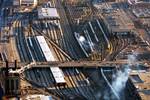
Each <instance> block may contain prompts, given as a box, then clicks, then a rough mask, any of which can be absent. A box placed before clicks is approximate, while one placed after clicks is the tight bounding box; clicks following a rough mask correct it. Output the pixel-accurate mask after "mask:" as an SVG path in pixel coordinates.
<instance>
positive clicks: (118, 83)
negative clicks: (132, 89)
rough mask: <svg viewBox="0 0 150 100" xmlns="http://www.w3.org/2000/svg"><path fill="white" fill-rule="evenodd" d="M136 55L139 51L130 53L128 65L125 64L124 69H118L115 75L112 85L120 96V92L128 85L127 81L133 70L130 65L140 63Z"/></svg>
mask: <svg viewBox="0 0 150 100" xmlns="http://www.w3.org/2000/svg"><path fill="white" fill-rule="evenodd" d="M136 55H137V53H133V54H132V55H128V60H127V61H128V65H124V66H123V69H122V70H119V71H117V73H116V74H114V75H113V81H112V87H113V89H114V90H115V92H116V93H117V95H118V96H120V93H121V92H122V91H123V90H124V88H125V87H126V83H127V81H128V78H129V73H130V71H131V69H130V67H131V66H133V65H138V63H136V61H137V59H136ZM120 99H121V98H120Z"/></svg>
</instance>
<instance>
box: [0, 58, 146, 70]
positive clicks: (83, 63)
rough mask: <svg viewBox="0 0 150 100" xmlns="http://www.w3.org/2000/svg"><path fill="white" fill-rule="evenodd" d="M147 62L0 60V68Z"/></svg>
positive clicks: (137, 62) (106, 65) (143, 62)
mask: <svg viewBox="0 0 150 100" xmlns="http://www.w3.org/2000/svg"><path fill="white" fill-rule="evenodd" d="M145 63H147V64H148V65H149V62H148V61H136V62H133V63H129V62H128V60H117V61H66V62H60V61H51V62H32V63H21V62H17V63H16V64H15V63H14V62H9V63H8V64H6V62H0V68H6V66H8V68H15V66H16V68H17V69H19V68H23V67H28V68H44V67H60V68H61V67H62V68H63V67H65V68H67V67H68V68H69V67H85V68H92V67H93V68H94V67H116V66H119V65H124V64H131V65H137V64H145Z"/></svg>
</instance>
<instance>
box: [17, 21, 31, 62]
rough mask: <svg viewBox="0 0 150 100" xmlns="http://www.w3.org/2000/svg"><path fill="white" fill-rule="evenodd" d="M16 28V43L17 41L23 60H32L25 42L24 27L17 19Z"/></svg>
mask: <svg viewBox="0 0 150 100" xmlns="http://www.w3.org/2000/svg"><path fill="white" fill-rule="evenodd" d="M15 27H16V28H17V29H16V35H17V36H16V43H17V48H18V52H19V56H20V60H21V62H30V61H32V59H31V56H30V54H29V52H28V48H27V44H26V42H25V36H24V33H23V27H22V24H21V22H19V21H17V22H16V23H15Z"/></svg>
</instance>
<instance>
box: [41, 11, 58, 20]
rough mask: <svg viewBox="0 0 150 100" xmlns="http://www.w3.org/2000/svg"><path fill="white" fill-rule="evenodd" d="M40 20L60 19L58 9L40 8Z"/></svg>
mask: <svg viewBox="0 0 150 100" xmlns="http://www.w3.org/2000/svg"><path fill="white" fill-rule="evenodd" d="M38 18H39V19H59V18H60V17H59V14H58V13H57V9H56V8H39V9H38Z"/></svg>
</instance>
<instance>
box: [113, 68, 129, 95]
mask: <svg viewBox="0 0 150 100" xmlns="http://www.w3.org/2000/svg"><path fill="white" fill-rule="evenodd" d="M129 72H130V68H129V66H126V67H125V68H124V70H123V71H122V70H119V71H118V72H117V73H116V75H114V76H115V79H114V81H113V82H112V87H113V89H114V90H115V91H116V93H117V94H118V95H120V93H121V91H122V90H123V89H124V88H125V86H126V82H127V80H128V77H129Z"/></svg>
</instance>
